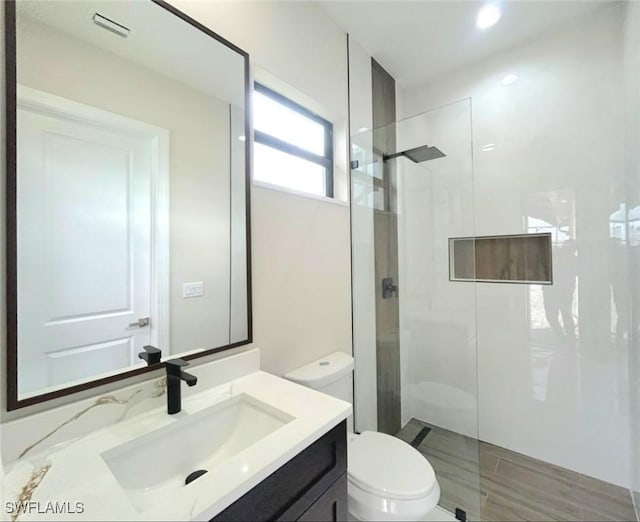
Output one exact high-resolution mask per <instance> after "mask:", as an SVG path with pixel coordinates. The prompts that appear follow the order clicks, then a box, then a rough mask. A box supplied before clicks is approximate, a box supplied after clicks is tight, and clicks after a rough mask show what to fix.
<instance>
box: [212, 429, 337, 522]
mask: <svg viewBox="0 0 640 522" xmlns="http://www.w3.org/2000/svg"><path fill="white" fill-rule="evenodd" d="M347 519H348V511H347V425H346V421H343V422H341V423H340V424H338V425H337V426H336V427H335V428H333V429H332V430H331V431H329V432H328V433H326V434H325V435H323V436H322V437H320V438H319V439H318V440H317V441H316V442H314V443H313V444H311V445H310V446H309V447H307V448H306V449H304V450H303V451H301V452H300V453H298V455H296V456H295V457H293V458H292V459H291V460H290V461H289V462H287V463H286V464H285V465H284V466H282V467H281V468H280V469H278V470H277V471H275V472H274V473H272V474H271V475H269V476H268V477H267V478H266V479H265V480H263V481H262V482H261V483H260V484H258V485H257V486H256V487H255V488H253V489H252V490H251V491H249V492H248V493H246V494H245V495H244V496H242V497H241V498H239V499H238V500H236V501H235V502H234V503H233V504H231V505H230V506H229V507H228V508H227V509H225V510H224V511H222V512H221V513H219V514H218V515H217V516H216V517H215V518H213V520H214V521H229V522H234V521H238V522H240V521H256V522H257V521H269V520H305V521H325V520H326V521H338V520H347Z"/></svg>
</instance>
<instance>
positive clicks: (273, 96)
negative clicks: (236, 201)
mask: <svg viewBox="0 0 640 522" xmlns="http://www.w3.org/2000/svg"><path fill="white" fill-rule="evenodd" d="M253 125H254V133H255V143H254V147H253V158H254V159H253V178H254V179H255V180H257V181H264V182H265V183H271V184H273V185H279V186H281V187H285V188H289V189H293V190H299V191H301V192H308V193H310V194H314V195H317V196H326V197H333V125H332V124H331V123H330V122H328V121H327V120H325V119H323V118H321V117H319V116H318V115H316V114H314V113H313V112H311V111H310V110H308V109H305V108H304V107H302V106H300V105H298V104H297V103H294V102H292V101H291V100H289V99H287V98H285V97H284V96H282V95H280V94H278V93H276V92H274V91H272V90H271V89H268V88H266V87H265V86H264V85H260V84H259V83H256V84H255V89H254V93H253Z"/></svg>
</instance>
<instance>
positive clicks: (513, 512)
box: [397, 419, 636, 521]
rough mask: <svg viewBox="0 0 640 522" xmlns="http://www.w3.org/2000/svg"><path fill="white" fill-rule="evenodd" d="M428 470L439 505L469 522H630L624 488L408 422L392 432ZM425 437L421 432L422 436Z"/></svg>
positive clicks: (629, 505)
mask: <svg viewBox="0 0 640 522" xmlns="http://www.w3.org/2000/svg"><path fill="white" fill-rule="evenodd" d="M425 427H428V428H430V429H431V431H430V432H429V434H428V435H427V436H426V437H425V438H424V440H423V441H422V442H421V443H420V444H419V445H417V449H418V450H419V451H420V452H421V453H422V454H423V455H425V456H426V457H427V459H428V460H429V462H430V463H431V465H432V466H433V468H434V470H435V472H436V476H437V477H438V482H439V483H440V488H441V490H442V493H441V496H440V506H442V507H443V508H444V509H446V510H448V511H451V512H454V511H455V508H461V509H464V510H465V511H466V513H467V517H468V519H470V520H490V521H520V520H533V521H538V520H558V521H560V520H576V521H578V520H579V521H611V520H618V521H635V520H636V519H635V514H634V510H633V504H632V501H631V496H630V493H629V491H628V490H626V489H623V488H621V487H618V486H615V485H613V484H609V483H607V482H602V481H600V480H596V479H594V478H591V477H588V476H586V475H581V474H579V473H575V472H574V471H570V470H567V469H564V468H560V467H558V466H554V465H552V464H548V463H546V462H543V461H540V460H536V459H533V458H531V457H527V456H525V455H522V454H520V453H515V452H513V451H510V450H507V449H504V448H501V447H498V446H494V445H492V444H487V443H485V442H481V441H477V440H475V439H471V438H469V437H465V436H464V435H460V434H459V433H454V432H451V431H448V430H444V429H442V428H438V427H436V426H432V425H430V424H427V423H425V422H422V421H419V420H417V419H411V420H410V421H409V422H408V423H407V424H406V425H405V426H404V428H402V429H401V430H400V432H399V433H398V434H397V437H399V438H400V439H402V440H404V441H406V442H409V443H411V442H412V441H413V440H414V439H415V438H416V435H418V434H419V433H420V431H421V430H422V429H423V428H425ZM423 434H424V432H423Z"/></svg>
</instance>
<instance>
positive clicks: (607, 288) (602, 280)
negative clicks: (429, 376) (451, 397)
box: [404, 4, 631, 487]
mask: <svg viewBox="0 0 640 522" xmlns="http://www.w3.org/2000/svg"><path fill="white" fill-rule="evenodd" d="M623 7H624V4H613V5H612V4H607V5H606V6H605V7H604V8H602V9H601V10H600V11H598V12H597V13H595V14H593V15H590V16H589V17H587V18H583V19H579V20H575V21H573V22H571V23H569V24H567V25H566V26H565V27H563V28H562V29H561V30H558V31H557V32H554V33H549V34H546V35H544V36H543V37H541V38H539V39H536V40H533V41H530V42H528V43H527V44H524V45H520V46H518V47H514V48H511V49H510V50H508V51H505V52H502V53H500V54H496V55H494V56H493V57H491V58H489V59H486V60H483V61H482V62H478V63H476V64H472V65H470V66H468V67H466V68H464V69H463V70H459V71H458V72H456V73H453V74H451V75H449V76H447V77H444V78H441V79H439V80H437V81H435V82H433V83H432V84H430V85H428V86H425V87H424V88H421V89H419V90H415V91H412V92H409V93H406V94H407V97H406V114H405V116H408V115H412V114H418V113H420V112H423V111H425V110H428V109H431V108H434V107H440V106H442V105H444V104H446V103H450V102H452V101H455V100H459V99H463V98H466V97H471V98H472V107H473V108H472V115H473V143H474V186H475V194H474V206H475V212H474V210H473V207H468V208H467V209H466V213H467V214H472V215H473V218H474V220H475V233H476V234H477V235H488V234H513V233H522V232H533V231H549V232H552V233H553V234H554V251H553V254H554V264H553V269H554V285H553V286H552V287H546V288H544V289H543V288H542V287H540V286H537V285H531V286H528V285H520V284H478V285H476V288H477V301H476V305H477V306H476V309H477V329H478V332H477V336H478V337H477V347H478V348H477V350H478V375H479V383H478V395H479V401H480V402H479V421H480V425H479V436H480V438H481V439H482V440H485V441H487V442H490V443H493V444H497V445H500V446H503V447H506V448H509V449H512V450H514V451H517V452H521V453H524V454H526V455H530V456H532V457H535V458H539V459H542V460H545V461H547V462H552V463H554V464H557V465H559V466H563V467H567V468H570V469H573V470H576V471H578V472H581V473H585V474H587V475H591V476H594V477H597V478H599V479H602V480H606V481H608V482H612V483H615V484H619V485H622V486H625V487H626V486H629V484H630V461H631V458H630V452H629V440H630V439H629V437H630V433H629V409H628V407H629V406H628V396H629V395H628V393H629V392H628V375H629V374H628V324H627V321H626V317H627V314H628V298H627V297H628V296H627V295H626V292H627V290H628V285H627V282H628V277H627V270H628V269H627V266H626V262H625V261H626V255H625V252H624V237H623V234H624V230H623V229H624V226H623V227H621V226H620V223H619V221H620V215H624V209H621V205H622V204H623V203H624V201H625V193H624V181H625V180H624V168H623V166H624V165H623V158H624V150H623V145H624V138H625V134H624V121H623V105H622V100H623V98H624V87H623V78H622V37H621V34H622V22H623V12H624V9H623ZM507 73H513V74H517V75H518V77H519V79H518V81H516V82H515V83H512V84H511V85H507V86H505V85H502V83H501V79H502V78H503V77H504V75H506V74H507ZM425 183H426V181H425ZM452 188H453V189H454V194H456V193H463V192H464V191H465V188H466V187H465V186H463V185H459V186H457V187H452ZM436 197H442V198H444V197H445V192H439V193H437V194H436ZM622 221H624V218H623V219H622ZM445 232H448V231H446V230H445V231H443V232H442V234H441V233H440V232H438V236H437V238H434V242H435V241H442V240H443V238H442V237H440V236H441V235H443V234H444V233H445ZM437 255H438V256H439V258H438V260H437V262H438V263H440V264H444V263H446V260H445V259H443V256H446V250H444V249H440V250H439V251H438V252H437ZM445 276H446V274H443V275H442V277H445ZM467 284H468V283H447V282H446V281H443V282H442V285H444V286H448V288H449V292H450V293H451V296H454V295H456V293H457V292H460V291H461V290H460V288H461V286H464V285H467ZM443 291H444V290H443ZM452 298H453V297H452ZM415 312H416V313H418V311H417V310H416V311H415ZM404 313H405V314H406V313H407V312H406V311H405V312H404ZM558 317H562V319H560V320H559V319H558ZM424 335H425V337H424V342H425V344H426V345H429V344H430V345H431V346H436V347H439V346H442V340H441V339H440V336H439V333H438V330H435V331H429V330H427V331H425V332H424ZM440 355H441V357H443V358H446V357H447V356H448V354H447V351H446V350H445V349H444V347H443V349H442V350H441V354H440ZM454 355H455V352H454V353H451V354H450V357H452V358H451V359H450V364H451V365H454V364H456V361H455V359H453V357H454ZM445 360H446V359H442V360H440V362H441V363H444V361H445ZM424 420H426V421H430V420H431V419H429V418H426V419H424ZM444 427H448V426H444Z"/></svg>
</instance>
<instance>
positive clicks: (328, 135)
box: [253, 82, 333, 198]
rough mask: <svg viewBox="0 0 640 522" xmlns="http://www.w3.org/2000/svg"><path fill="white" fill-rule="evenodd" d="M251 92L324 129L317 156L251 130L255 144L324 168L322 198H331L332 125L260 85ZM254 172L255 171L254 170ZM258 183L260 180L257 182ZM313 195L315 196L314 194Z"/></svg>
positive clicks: (286, 142)
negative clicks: (320, 153) (322, 141)
mask: <svg viewBox="0 0 640 522" xmlns="http://www.w3.org/2000/svg"><path fill="white" fill-rule="evenodd" d="M253 90H254V91H255V92H259V93H260V94H263V95H264V96H267V97H268V98H271V99H272V100H274V101H276V102H278V103H279V104H281V105H284V106H285V107H287V108H289V109H291V110H293V111H295V112H297V113H298V114H301V115H302V116H304V117H305V118H308V119H310V120H313V121H314V122H316V123H319V124H320V125H322V127H323V128H324V154H323V155H318V154H315V153H313V152H310V151H308V150H306V149H303V148H302V147H298V146H297V145H293V144H292V143H289V142H288V141H284V140H281V139H280V138H276V137H275V136H272V135H271V134H268V133H266V132H263V131H259V130H257V129H256V128H255V126H254V129H253V139H254V142H255V143H260V144H261V145H265V146H267V147H271V148H273V149H276V150H279V151H280V152H284V153H285V154H290V155H291V156H295V157H297V158H301V159H303V160H306V161H310V162H312V163H316V164H317V165H320V166H322V167H324V169H325V172H326V175H325V190H324V191H325V193H324V197H327V198H333V124H332V123H331V122H330V121H328V120H326V119H324V118H323V117H321V116H318V115H317V114H316V113H314V112H312V111H310V110H309V109H307V108H306V107H303V106H302V105H300V104H298V103H296V102H294V101H292V100H290V99H289V98H287V97H285V96H283V95H282V94H280V93H278V92H276V91H274V90H272V89H270V88H269V87H266V86H264V85H263V84H261V83H258V82H254V83H253ZM254 172H255V170H254ZM257 181H260V180H257ZM275 186H278V187H280V186H281V187H282V188H286V189H289V188H290V187H286V186H284V185H275ZM314 195H315V194H314Z"/></svg>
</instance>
